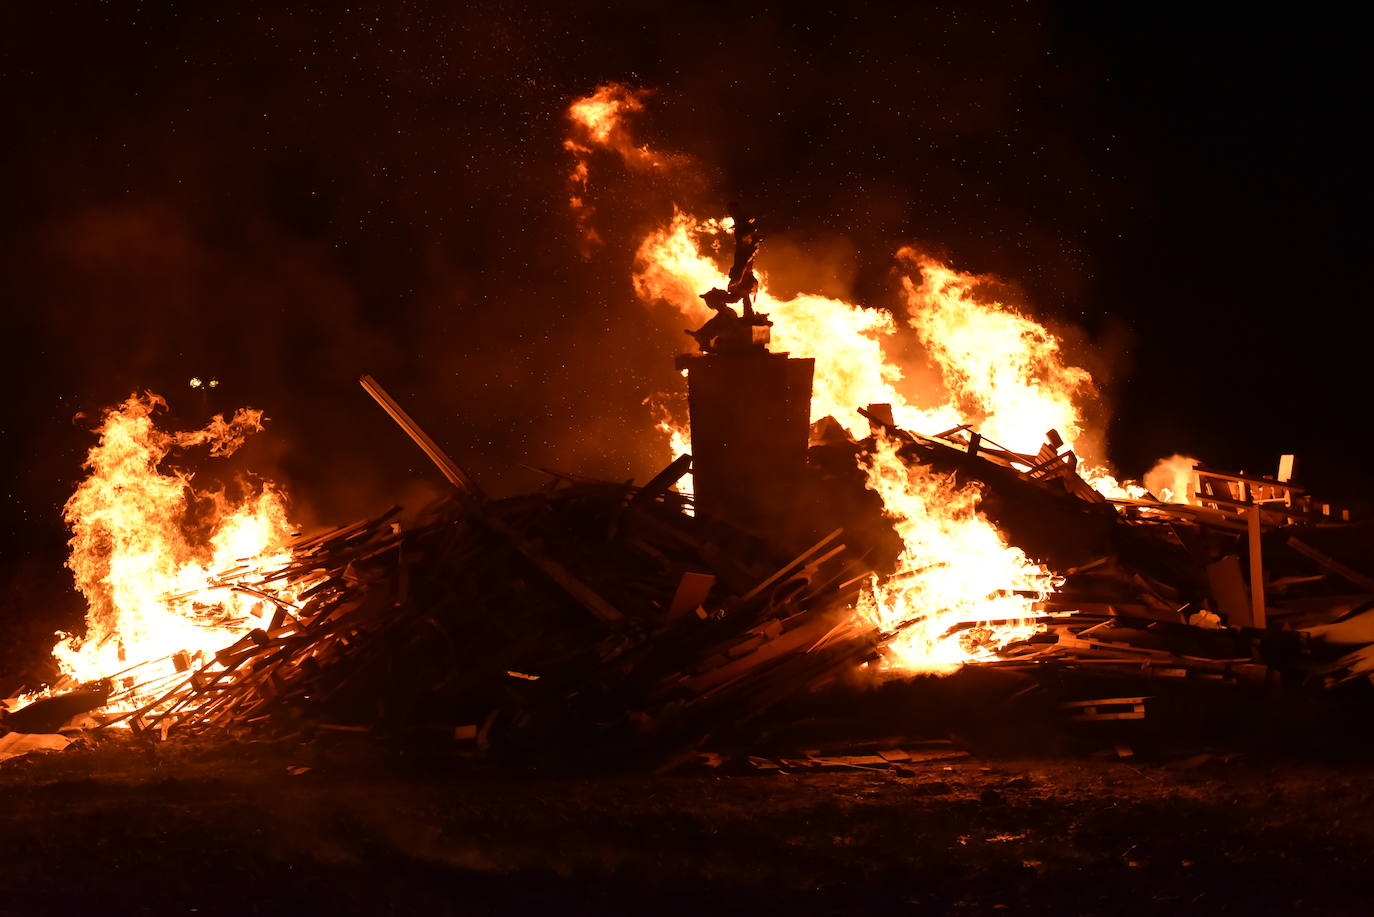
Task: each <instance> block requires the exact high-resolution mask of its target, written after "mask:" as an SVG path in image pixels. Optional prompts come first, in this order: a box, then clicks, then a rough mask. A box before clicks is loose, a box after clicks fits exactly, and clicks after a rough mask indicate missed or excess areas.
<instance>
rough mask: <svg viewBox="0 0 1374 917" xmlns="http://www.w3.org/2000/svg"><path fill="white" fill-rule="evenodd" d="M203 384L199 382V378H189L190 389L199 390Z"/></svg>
mask: <svg viewBox="0 0 1374 917" xmlns="http://www.w3.org/2000/svg"><path fill="white" fill-rule="evenodd" d="M204 384H205V383H203V382H201V381H200V376H192V377H191V388H200V387H201V386H202V385H204Z"/></svg>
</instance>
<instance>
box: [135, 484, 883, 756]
mask: <svg viewBox="0 0 1374 917" xmlns="http://www.w3.org/2000/svg"><path fill="white" fill-rule="evenodd" d="M689 466H690V461H689V460H688V459H686V458H685V457H684V458H683V459H681V460H679V461H676V462H674V463H673V464H672V465H671V466H670V467H669V468H668V469H666V470H665V472H664V473H663V474H662V475H660V476H658V477H656V478H655V479H654V480H652V481H650V482H649V483H648V484H647V485H645V486H644V487H634V486H631V485H619V484H608V483H603V482H595V481H587V480H583V479H578V478H574V477H571V476H567V475H557V474H552V473H551V474H550V476H549V477H550V480H549V482H548V484H547V486H546V487H544V488H543V489H542V490H541V491H540V492H538V493H535V494H529V495H525V496H521V497H516V498H512V499H508V500H501V501H480V502H479V501H477V500H473V499H470V498H469V497H468V496H467V495H463V496H461V497H460V498H457V499H454V500H451V501H447V502H445V503H443V504H441V505H439V506H436V507H434V508H432V509H431V511H430V512H429V513H428V514H427V516H426V517H425V518H423V519H421V520H420V521H418V522H417V523H415V524H412V525H410V526H408V527H406V528H404V529H403V528H402V527H401V526H400V525H398V524H396V522H395V516H396V512H397V511H396V510H394V509H393V510H392V511H389V512H388V513H384V514H382V515H381V516H378V517H377V518H375V519H371V520H367V521H365V522H359V523H356V524H353V525H349V526H345V527H343V528H340V529H338V530H336V531H333V532H329V533H327V534H324V535H320V536H316V537H313V538H310V539H307V540H302V541H299V542H298V543H297V544H295V545H294V546H293V550H292V559H291V562H290V563H289V564H288V565H286V566H285V567H283V568H281V569H279V570H275V571H271V572H269V573H266V574H252V576H251V578H250V577H249V576H248V575H241V576H239V578H236V575H235V574H232V573H231V574H230V575H227V576H225V577H223V578H222V579H221V580H220V582H219V585H221V586H223V587H226V588H231V589H240V590H244V591H248V592H251V593H252V594H254V595H257V596H259V597H262V598H264V599H267V600H269V601H272V602H274V603H275V605H276V611H275V614H274V615H273V616H272V618H271V621H270V623H268V624H267V625H266V626H264V627H262V628H259V629H255V630H253V631H252V632H250V633H248V634H246V635H245V636H244V637H243V638H241V639H240V640H238V641H237V642H236V643H234V644H233V645H231V646H228V647H225V648H224V649H222V650H221V651H219V652H218V653H216V654H215V656H214V658H213V659H208V660H205V661H203V662H202V663H201V664H199V665H193V666H188V667H187V668H186V669H185V671H184V673H182V677H180V678H178V679H176V680H175V681H174V682H173V683H170V684H166V685H165V686H164V690H162V692H161V694H160V695H159V696H158V697H157V698H156V699H154V700H152V701H151V702H149V703H147V704H145V705H143V706H142V707H141V708H139V709H137V710H134V711H130V712H127V713H125V714H122V715H120V716H118V717H114V718H110V719H108V723H109V724H114V723H117V722H126V723H127V724H128V725H129V726H131V727H132V728H133V729H134V730H136V731H138V732H142V733H153V734H159V735H163V736H165V735H167V734H168V733H169V732H170V731H173V730H176V731H194V730H201V731H204V730H226V731H236V730H237V731H243V730H259V731H267V732H275V733H278V734H280V733H284V732H295V731H300V730H315V729H343V730H373V729H383V730H384V729H414V728H442V729H445V730H450V731H454V734H455V735H458V736H460V737H467V738H471V739H472V740H473V741H474V742H475V743H477V744H478V745H480V746H481V747H482V748H484V749H487V750H495V751H498V752H500V753H503V754H506V755H512V756H516V757H518V758H521V759H525V760H528V759H530V758H532V757H534V756H538V755H556V756H558V757H560V758H562V759H566V758H567V757H568V756H569V755H573V756H576V755H582V756H588V755H593V754H595V753H596V752H597V750H598V749H602V750H609V749H614V750H615V752H616V753H617V755H619V756H621V757H622V758H624V757H626V756H629V757H634V756H635V755H642V756H646V757H648V758H650V759H652V760H656V761H657V760H660V759H663V760H666V759H671V758H673V757H674V756H677V755H681V754H684V753H685V754H691V750H692V749H695V748H696V747H697V746H698V745H700V744H701V743H702V742H704V741H707V740H708V739H709V738H711V737H713V736H719V735H722V734H724V733H725V732H727V731H728V730H727V729H726V728H725V727H726V725H727V724H728V729H729V730H742V729H746V728H747V727H748V724H749V723H750V722H751V721H752V720H753V719H754V718H756V717H758V716H760V715H762V714H763V713H765V712H766V711H767V710H768V709H770V708H771V707H772V706H774V705H775V704H776V703H778V702H779V701H781V700H782V699H784V698H787V697H789V696H792V695H795V694H796V693H798V692H805V691H808V690H810V689H811V688H813V687H815V686H816V685H818V684H821V683H823V682H824V681H825V680H826V679H828V678H832V677H834V676H835V673H836V672H839V671H843V670H846V669H850V668H852V667H854V666H856V665H858V664H859V663H861V662H863V661H865V660H867V659H869V658H872V656H873V654H874V652H875V650H876V643H877V635H876V633H874V632H873V631H872V630H871V629H869V628H866V627H864V626H862V625H860V624H858V623H857V622H856V621H854V620H853V619H852V617H851V615H850V613H849V609H850V608H851V607H852V605H853V603H854V601H855V599H856V597H857V594H858V590H859V589H860V587H861V584H862V583H863V582H865V581H866V579H867V578H868V577H869V576H870V575H871V570H870V569H869V568H868V567H867V566H866V565H865V564H864V563H863V561H862V560H861V559H860V558H859V557H858V556H857V555H856V554H855V552H853V551H851V550H849V549H848V548H847V547H846V545H845V544H844V541H843V539H842V532H841V531H839V530H833V531H831V532H829V533H827V534H825V535H824V536H822V537H819V538H817V539H816V540H815V541H814V542H812V543H811V544H810V545H808V546H807V547H805V548H804V549H803V550H800V551H799V552H797V553H795V554H792V555H791V556H790V557H781V556H780V555H779V554H778V549H777V546H775V545H770V544H765V543H763V542H761V541H759V540H758V539H756V538H754V537H753V536H750V535H748V534H747V533H744V532H741V531H738V530H734V529H732V528H730V527H729V526H727V525H725V524H723V523H719V522H712V521H708V520H704V519H699V518H697V517H695V516H693V515H691V514H689V512H688V509H689V508H690V501H689V499H688V498H685V497H683V496H681V495H679V494H677V493H675V492H673V491H672V490H670V489H669V488H670V486H671V485H672V484H673V483H674V482H675V481H676V480H677V479H678V478H679V477H680V476H681V475H682V474H684V473H685V472H686V471H687V470H688V468H689ZM293 593H295V594H299V597H300V598H299V601H297V602H294V603H292V602H287V601H284V600H282V599H280V598H279V596H281V595H283V594H293ZM724 710H728V711H729V714H728V716H724V715H722V711H724Z"/></svg>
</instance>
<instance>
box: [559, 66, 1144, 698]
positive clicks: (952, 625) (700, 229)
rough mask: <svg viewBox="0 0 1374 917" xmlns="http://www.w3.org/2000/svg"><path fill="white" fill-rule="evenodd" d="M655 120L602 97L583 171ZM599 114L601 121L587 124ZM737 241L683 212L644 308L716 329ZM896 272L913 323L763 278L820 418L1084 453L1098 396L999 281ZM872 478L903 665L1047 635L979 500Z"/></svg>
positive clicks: (655, 241) (587, 135)
mask: <svg viewBox="0 0 1374 917" xmlns="http://www.w3.org/2000/svg"><path fill="white" fill-rule="evenodd" d="M642 105H643V103H642V97H640V96H630V97H626V96H624V95H623V94H621V95H619V96H617V95H615V94H608V93H607V92H605V88H604V87H603V89H602V90H598V92H597V93H596V94H595V95H593V96H590V97H588V98H587V99H584V100H579V101H578V102H575V103H574V104H573V106H572V109H571V110H570V117H572V118H573V120H574V122H577V121H578V120H579V117H582V120H583V121H584V122H585V123H587V124H592V123H601V124H612V125H614V135H612V134H611V133H609V132H608V133H606V134H605V137H604V140H602V141H600V142H599V141H598V139H597V136H596V134H595V132H594V131H593V130H592V129H591V128H590V127H586V128H584V129H583V130H582V132H581V133H580V134H579V135H578V140H577V141H576V144H577V146H578V147H579V148H581V149H582V150H583V151H584V155H583V156H582V158H581V159H579V165H580V166H582V167H584V168H585V167H586V165H587V162H588V161H589V156H590V154H591V151H592V150H593V149H595V148H597V147H598V146H599V147H600V148H602V149H606V150H608V151H612V152H617V153H619V154H620V156H621V157H622V158H623V159H624V160H625V161H626V162H627V163H629V162H631V161H632V157H633V156H634V155H635V154H634V153H633V151H635V150H643V151H645V155H649V154H648V153H647V150H648V147H644V146H639V145H636V143H635V142H634V140H633V138H632V134H631V131H630V128H629V124H628V119H629V118H630V117H631V116H633V115H634V114H635V113H636V112H638V111H639V110H640V109H641V108H642ZM579 112H581V113H583V116H579V114H578V113H579ZM588 112H592V113H595V116H596V117H595V118H594V119H591V120H590V121H589V120H587V118H586V117H585V114H586V113H588ZM612 136H613V137H614V139H612ZM570 142H573V141H570ZM570 148H571V147H570ZM627 151H628V152H627ZM584 175H585V173H584ZM574 209H577V207H576V205H575V206H574ZM581 218H582V214H579V219H581ZM731 228H732V226H731V222H730V220H728V219H717V218H698V217H696V216H693V215H692V214H690V213H688V212H686V211H684V210H682V209H680V208H674V213H673V216H672V219H671V220H670V221H669V223H668V224H667V225H665V226H661V227H659V228H658V229H656V230H654V231H652V232H651V233H650V234H649V235H648V236H647V237H646V238H645V239H644V240H643V242H642V243H641V244H640V246H639V249H638V252H637V255H636V263H635V272H634V277H633V280H634V288H635V291H636V293H637V294H638V295H639V297H640V298H641V299H643V300H644V301H645V302H646V303H658V302H663V303H667V304H669V305H671V306H673V307H674V308H676V309H677V310H678V311H679V312H680V313H681V314H682V316H683V318H684V319H685V320H686V322H688V323H691V324H692V325H694V326H695V325H700V324H702V323H703V322H705V321H706V320H707V319H708V318H710V316H711V311H710V310H709V309H708V308H707V307H706V305H705V304H704V302H703V301H702V300H701V299H700V298H699V296H700V294H701V293H702V292H704V291H706V290H709V289H712V288H714V287H717V286H720V285H721V279H722V274H723V265H722V256H723V252H724V249H725V245H724V243H725V241H726V240H725V234H726V233H727V232H728V231H729V230H730V229H731ZM897 264H898V267H899V269H900V270H901V271H902V274H903V277H902V288H903V294H904V296H905V298H906V304H907V306H908V312H909V316H910V318H909V320H908V322H907V323H902V322H899V320H898V319H897V318H896V317H895V316H894V315H893V314H891V313H889V312H887V311H885V310H881V309H870V308H863V307H861V306H859V305H857V304H854V303H849V302H845V301H843V300H841V299H836V298H833V297H827V296H819V295H812V294H805V293H803V294H799V295H796V296H792V297H790V298H786V299H784V298H781V297H778V296H775V295H774V294H772V293H771V292H770V290H769V284H768V276H767V272H766V270H765V269H762V268H760V267H756V269H755V272H756V274H757V275H758V277H759V281H760V286H759V289H758V292H757V294H756V296H755V309H756V310H757V311H759V312H762V313H765V314H767V315H768V316H769V317H770V318H771V320H772V322H773V327H772V341H773V345H774V349H776V350H779V351H786V352H790V353H793V354H795V355H797V356H802V357H811V358H813V359H814V360H815V361H816V365H815V387H814V391H813V395H812V401H811V414H812V419H813V420H816V419H820V418H822V417H825V416H826V415H829V416H832V417H834V418H835V419H836V420H838V421H839V422H840V423H841V424H842V425H843V426H844V427H845V428H846V429H847V430H848V431H849V432H850V433H851V435H854V436H856V437H861V436H864V435H866V433H867V430H868V424H867V422H866V420H865V419H864V418H863V416H862V415H861V414H859V408H861V407H864V406H866V405H868V404H872V403H886V404H889V405H891V406H892V412H893V418H894V420H895V421H896V423H897V425H898V426H900V427H903V428H906V429H910V430H916V431H920V432H924V433H931V434H933V433H939V432H941V431H944V430H948V429H951V428H954V427H957V426H959V425H961V424H964V423H971V424H973V425H975V426H976V427H977V429H978V430H979V431H980V433H982V434H983V435H985V436H987V437H989V438H991V439H992V440H994V441H996V442H997V443H999V444H1000V445H1002V446H1004V447H1006V448H1008V449H1011V450H1014V451H1017V452H1022V453H1031V454H1034V453H1036V452H1037V451H1038V449H1039V448H1040V446H1041V444H1042V443H1044V442H1045V439H1046V434H1047V433H1048V431H1050V430H1055V431H1057V432H1058V434H1059V435H1060V436H1061V437H1062V439H1063V440H1064V442H1065V445H1066V446H1068V447H1069V448H1075V444H1076V441H1078V440H1079V439H1080V438H1081V436H1082V434H1083V432H1084V420H1083V413H1082V405H1083V404H1084V403H1085V402H1086V400H1087V399H1089V398H1091V397H1093V396H1094V395H1095V389H1094V386H1093V380H1092V377H1091V375H1090V374H1089V373H1088V371H1087V370H1085V369H1083V368H1081V367H1078V366H1074V365H1072V364H1071V363H1069V362H1068V361H1067V360H1066V359H1065V357H1064V355H1063V351H1062V344H1061V342H1060V340H1059V338H1058V337H1057V336H1056V335H1055V334H1053V333H1052V332H1051V331H1050V330H1049V329H1047V328H1046V327H1044V325H1042V324H1041V323H1039V322H1036V321H1035V320H1033V319H1031V318H1030V317H1028V316H1026V315H1025V314H1023V313H1022V312H1020V311H1019V310H1017V309H1016V308H1014V307H1013V306H1010V305H1008V304H1005V303H1002V302H999V301H997V300H995V299H994V298H991V297H989V296H988V295H987V293H986V290H987V289H989V288H991V286H992V285H991V284H988V283H987V282H986V278H982V277H978V276H976V275H972V274H965V273H961V272H959V271H956V270H954V269H952V268H950V267H949V266H947V265H945V264H942V263H940V262H939V261H937V260H935V259H933V258H931V257H929V256H926V255H923V254H920V253H918V252H916V251H915V250H913V249H910V248H903V249H901V250H899V251H898V253H897ZM913 335H914V337H915V340H916V342H919V344H920V345H921V346H922V347H923V348H924V350H925V353H926V355H927V358H928V361H929V364H930V368H931V369H934V370H935V372H936V374H937V376H938V380H939V381H938V383H937V384H933V385H916V384H913V382H912V380H911V379H910V378H909V373H908V372H907V370H908V369H911V367H910V366H909V365H904V364H903V363H902V362H901V361H900V360H899V359H896V358H894V357H893V356H891V353H893V352H896V351H897V350H898V349H899V347H905V346H906V345H907V344H909V343H910V338H911V337H912V336H913ZM659 426H660V429H666V431H667V432H668V433H670V434H671V435H672V437H673V439H674V442H675V443H680V442H683V441H685V440H686V436H687V425H686V423H685V422H684V419H683V418H680V417H678V418H670V419H669V421H668V422H667V423H663V422H662V421H660V424H659ZM1075 451H1076V452H1077V450H1076V449H1075ZM864 470H865V472H866V474H867V480H868V485H869V487H870V488H871V489H873V490H874V491H875V492H877V493H878V494H879V496H880V497H881V498H882V500H883V503H884V506H885V507H886V511H887V514H888V516H889V517H890V518H891V519H892V521H893V524H894V526H895V527H896V529H897V531H898V534H899V535H900V536H901V538H902V541H903V544H904V548H903V551H902V557H901V563H902V567H903V570H902V572H901V573H900V574H898V575H897V576H894V577H892V578H890V579H889V580H888V581H887V582H885V583H875V584H874V586H873V588H872V590H871V591H870V592H869V593H868V594H867V595H866V596H865V598H864V600H863V601H862V603H861V605H860V608H859V613H860V614H862V615H864V616H866V617H867V618H868V619H870V620H872V621H874V622H875V623H877V624H878V626H879V627H880V628H882V629H883V630H884V631H887V632H889V633H890V634H891V637H890V639H889V641H888V644H887V650H888V659H889V662H890V664H893V665H896V666H899V667H902V668H906V669H911V670H918V671H947V670H949V669H950V668H951V667H954V666H957V665H959V664H960V663H961V662H965V661H969V660H972V659H978V658H984V657H985V656H986V655H988V654H990V653H991V652H992V651H993V650H994V649H996V648H997V647H998V646H1001V645H1005V644H1006V643H1007V642H1009V641H1011V640H1014V639H1017V638H1021V637H1024V636H1027V635H1029V634H1030V633H1032V632H1033V631H1034V630H1035V627H1036V625H1034V624H1033V623H1032V622H1031V619H1032V617H1033V614H1034V604H1035V602H1036V601H1037V599H1038V598H1040V597H1043V595H1044V593H1045V592H1046V591H1047V590H1048V589H1049V588H1051V586H1052V577H1051V575H1050V573H1049V572H1048V571H1046V570H1045V569H1044V568H1042V567H1040V566H1038V565H1036V564H1034V563H1032V562H1031V561H1030V560H1029V559H1028V558H1026V556H1025V555H1024V554H1023V553H1022V552H1021V551H1019V550H1017V549H1016V548H1014V547H1011V546H1010V545H1008V544H1007V543H1006V541H1005V539H1004V538H1003V537H1002V536H1001V534H1000V533H999V532H998V530H997V529H996V527H995V526H993V525H992V524H991V523H990V522H989V521H988V520H987V519H986V517H984V516H983V515H981V514H980V513H979V512H978V502H979V498H980V495H979V493H978V491H977V489H976V488H973V487H971V486H965V487H960V486H958V485H957V484H956V483H955V482H953V481H952V480H950V479H948V478H946V477H943V476H941V475H938V474H935V473H933V472H930V471H928V470H927V469H924V468H921V467H911V466H909V465H908V464H907V463H906V462H905V461H904V460H903V459H902V458H901V457H900V456H899V455H898V451H897V449H896V447H895V446H894V445H893V444H891V443H888V442H885V441H883V440H879V442H878V443H877V445H876V446H875V448H874V451H873V453H872V454H871V455H869V456H868V457H867V458H866V460H865V463H864ZM1079 471H1080V473H1081V474H1082V475H1083V477H1084V478H1085V479H1086V480H1087V481H1088V482H1089V483H1090V484H1091V485H1092V486H1095V487H1097V488H1098V489H1100V490H1101V491H1102V492H1104V493H1106V494H1107V495H1108V496H1111V497H1142V496H1144V495H1145V491H1144V488H1142V487H1140V486H1139V485H1138V484H1134V483H1132V482H1124V483H1123V482H1118V481H1117V480H1116V478H1115V477H1113V476H1112V475H1111V474H1110V472H1109V471H1108V470H1106V469H1104V468H1095V467H1087V466H1084V465H1080V466H1079Z"/></svg>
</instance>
